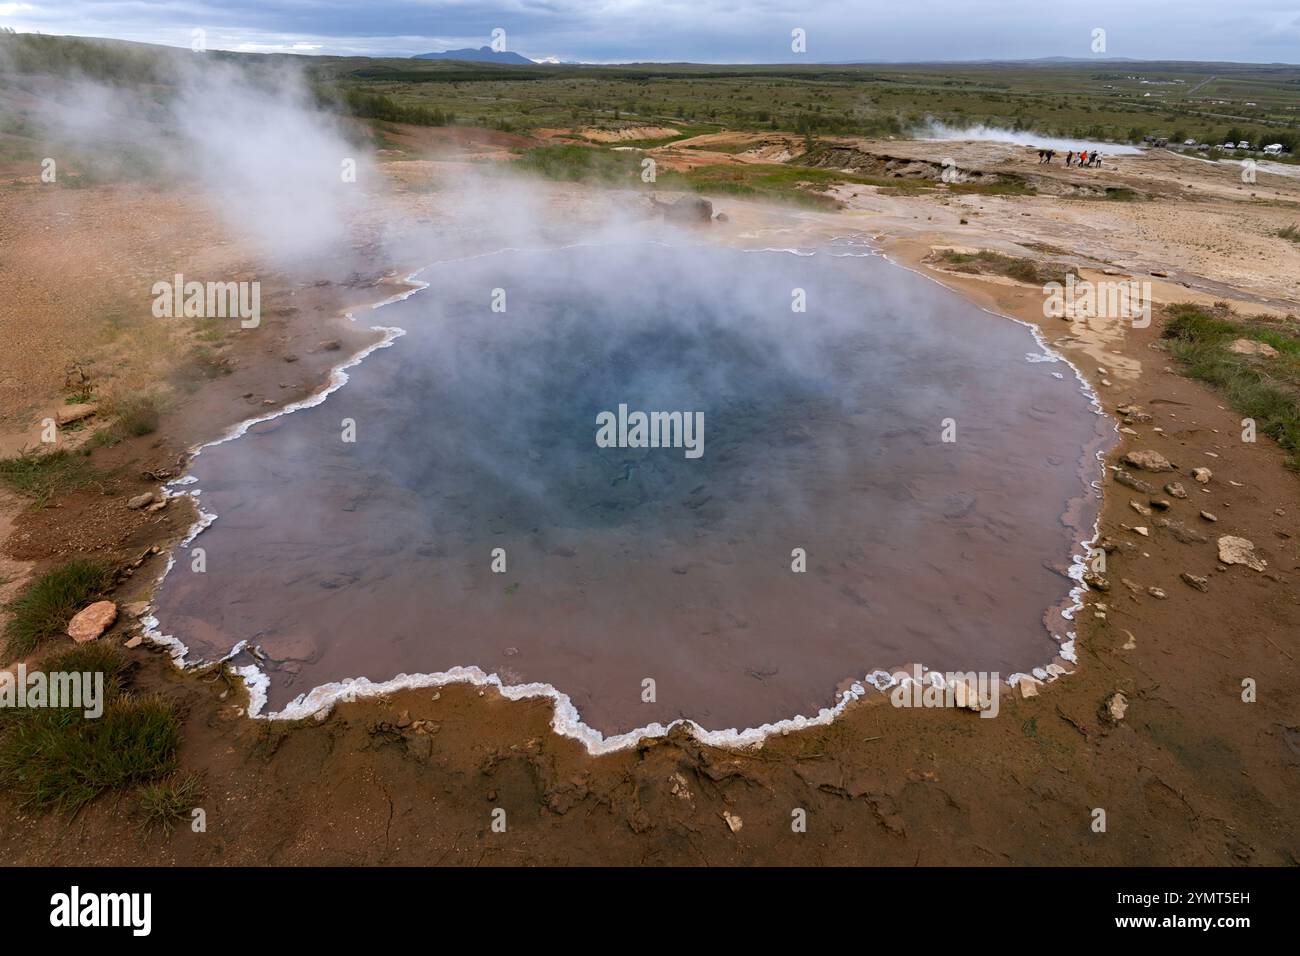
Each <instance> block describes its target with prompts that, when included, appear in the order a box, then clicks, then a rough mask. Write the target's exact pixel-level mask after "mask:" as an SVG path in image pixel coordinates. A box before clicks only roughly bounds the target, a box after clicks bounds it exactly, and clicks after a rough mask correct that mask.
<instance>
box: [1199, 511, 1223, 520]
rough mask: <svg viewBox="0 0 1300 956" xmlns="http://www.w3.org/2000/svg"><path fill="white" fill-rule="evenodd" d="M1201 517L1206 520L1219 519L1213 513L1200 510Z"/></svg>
mask: <svg viewBox="0 0 1300 956" xmlns="http://www.w3.org/2000/svg"><path fill="white" fill-rule="evenodd" d="M1201 517H1202V518H1204V519H1205V520H1206V521H1218V520H1219V519H1218V518H1216V517H1214V515H1212V514H1210V513H1209V512H1208V511H1202V512H1201Z"/></svg>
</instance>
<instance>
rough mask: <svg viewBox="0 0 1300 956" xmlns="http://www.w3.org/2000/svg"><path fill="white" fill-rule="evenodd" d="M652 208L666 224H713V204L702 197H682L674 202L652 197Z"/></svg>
mask: <svg viewBox="0 0 1300 956" xmlns="http://www.w3.org/2000/svg"><path fill="white" fill-rule="evenodd" d="M650 206H651V208H653V209H654V210H655V211H656V212H657V213H659V215H660V216H662V217H663V218H664V220H665V221H666V222H676V223H684V224H689V223H711V222H713V203H711V202H709V201H708V200H707V199H705V198H704V197H702V196H681V197H679V198H678V199H677V200H675V201H673V202H663V201H661V200H660V199H658V198H657V197H656V196H654V195H651V197H650Z"/></svg>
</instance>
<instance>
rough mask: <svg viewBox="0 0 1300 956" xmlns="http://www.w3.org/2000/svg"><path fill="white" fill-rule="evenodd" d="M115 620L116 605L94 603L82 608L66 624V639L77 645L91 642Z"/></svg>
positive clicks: (104, 602) (101, 602) (106, 602)
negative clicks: (68, 638) (70, 639)
mask: <svg viewBox="0 0 1300 956" xmlns="http://www.w3.org/2000/svg"><path fill="white" fill-rule="evenodd" d="M116 620H117V605H116V604H114V603H113V602H112V601H96V602H95V603H94V604H92V605H90V606H89V607H86V608H82V609H81V610H80V611H78V612H77V613H76V616H74V617H73V618H72V620H71V621H69V622H68V637H70V638H72V639H73V640H74V641H76V642H77V643H78V644H85V643H86V642H87V641H93V640H95V639H96V638H98V637H99V636H100V635H101V634H103V633H104V632H105V631H107V630H108V629H109V628H110V627H112V626H113V622H114V621H116Z"/></svg>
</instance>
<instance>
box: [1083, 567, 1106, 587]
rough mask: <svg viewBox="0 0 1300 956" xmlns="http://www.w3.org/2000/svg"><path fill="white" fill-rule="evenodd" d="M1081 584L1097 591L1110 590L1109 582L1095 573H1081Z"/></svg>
mask: <svg viewBox="0 0 1300 956" xmlns="http://www.w3.org/2000/svg"><path fill="white" fill-rule="evenodd" d="M1083 583H1084V584H1086V585H1088V587H1090V588H1093V589H1094V590H1097V591H1109V590H1110V582H1109V581H1107V580H1106V578H1105V577H1103V576H1102V575H1100V574H1098V573H1097V572H1096V571H1085V572H1083Z"/></svg>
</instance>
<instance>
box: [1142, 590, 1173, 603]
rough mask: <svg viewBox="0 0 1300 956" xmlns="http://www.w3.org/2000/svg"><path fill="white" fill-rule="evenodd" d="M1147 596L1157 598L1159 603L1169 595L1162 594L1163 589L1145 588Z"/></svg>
mask: <svg viewBox="0 0 1300 956" xmlns="http://www.w3.org/2000/svg"><path fill="white" fill-rule="evenodd" d="M1147 594H1150V595H1151V596H1152V597H1153V598H1159V599H1160V600H1161V601H1163V600H1164V599H1165V598H1167V597H1169V595H1168V594H1166V593H1165V592H1164V589H1163V588H1157V587H1149V588H1147Z"/></svg>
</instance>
